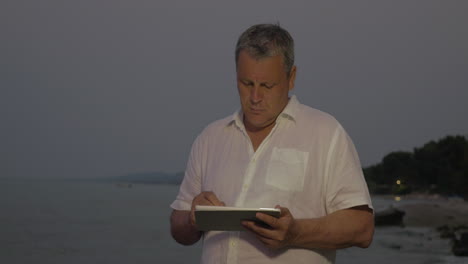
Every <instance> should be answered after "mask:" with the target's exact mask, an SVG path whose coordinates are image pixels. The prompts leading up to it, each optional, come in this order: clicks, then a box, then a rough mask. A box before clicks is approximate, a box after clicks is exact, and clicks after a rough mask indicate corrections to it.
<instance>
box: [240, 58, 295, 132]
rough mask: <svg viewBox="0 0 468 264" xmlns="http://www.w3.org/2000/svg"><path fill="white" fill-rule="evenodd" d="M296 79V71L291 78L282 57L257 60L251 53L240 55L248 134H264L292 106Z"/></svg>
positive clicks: (243, 104) (242, 102)
mask: <svg viewBox="0 0 468 264" xmlns="http://www.w3.org/2000/svg"><path fill="white" fill-rule="evenodd" d="M295 77H296V67H293V69H292V70H291V73H290V75H289V76H287V73H286V72H285V70H284V65H283V57H282V56H280V55H278V56H274V57H267V58H262V59H259V60H256V59H254V58H252V57H251V56H250V55H249V54H248V53H247V52H245V51H241V52H240V54H239V57H238V61H237V89H238V90H239V96H240V101H241V106H242V111H243V112H244V125H245V127H246V129H247V130H249V131H260V130H262V129H264V128H268V127H271V126H272V125H273V124H274V122H275V120H276V117H278V115H279V114H280V113H281V111H283V109H284V107H285V106H286V105H287V103H288V93H289V90H292V89H293V88H294V79H295Z"/></svg>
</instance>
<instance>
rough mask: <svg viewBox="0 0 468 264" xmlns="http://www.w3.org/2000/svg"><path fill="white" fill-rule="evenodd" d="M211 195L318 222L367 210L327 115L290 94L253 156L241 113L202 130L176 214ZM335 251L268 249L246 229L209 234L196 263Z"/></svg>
mask: <svg viewBox="0 0 468 264" xmlns="http://www.w3.org/2000/svg"><path fill="white" fill-rule="evenodd" d="M202 191H212V192H214V193H215V194H216V196H217V197H218V198H219V199H220V200H221V201H223V202H224V203H225V204H226V206H239V207H275V206H276V205H281V206H282V207H287V208H289V210H290V211H291V213H292V215H293V216H294V217H295V218H297V219H300V218H317V217H322V216H325V215H327V214H330V213H332V212H334V211H337V210H340V209H346V208H350V207H353V206H358V205H368V206H369V207H370V208H372V205H371V200H370V196H369V192H368V189H367V185H366V182H365V180H364V177H363V174H362V169H361V165H360V162H359V158H358V155H357V153H356V150H355V147H354V145H353V143H352V141H351V139H350V138H349V137H348V135H347V134H346V132H345V131H344V129H343V128H342V127H341V125H340V124H339V123H338V122H337V121H336V120H335V119H334V118H333V117H331V116H330V115H328V114H326V113H324V112H321V111H319V110H316V109H313V108H310V107H308V106H305V105H303V104H300V103H299V101H298V100H297V99H296V97H295V96H292V97H291V98H290V100H289V102H288V105H287V106H286V107H285V109H284V110H283V111H282V113H281V114H280V115H279V116H278V118H277V120H276V124H275V126H274V128H273V129H272V131H271V132H270V134H269V135H268V136H267V137H266V138H265V139H264V140H263V142H262V143H261V145H260V146H259V147H258V149H257V150H256V151H254V150H253V147H252V144H251V141H250V139H249V137H248V135H247V133H246V131H245V128H244V125H243V122H242V112H241V111H238V112H236V113H235V114H233V115H232V116H230V117H227V118H224V119H222V120H218V121H215V122H213V123H212V124H210V125H209V126H207V127H206V128H205V129H204V131H203V132H202V133H201V134H200V135H199V136H198V137H197V139H196V140H195V142H194V144H193V146H192V150H191V153H190V157H189V161H188V164H187V169H186V172H185V177H184V180H183V182H182V184H181V186H180V191H179V194H178V195H177V198H176V200H175V201H174V202H173V203H172V204H171V207H172V208H173V209H175V210H190V208H191V203H192V199H193V198H194V197H195V196H196V195H198V194H199V193H200V192H202ZM335 254H336V252H335V250H322V249H316V250H310V249H300V248H291V249H286V250H272V249H268V248H267V247H265V246H264V245H263V244H262V243H261V242H260V241H259V240H257V238H256V237H255V236H253V235H252V234H251V233H249V232H223V231H210V232H206V233H205V234H204V236H203V253H202V263H229V264H234V263H288V264H292V263H334V260H335Z"/></svg>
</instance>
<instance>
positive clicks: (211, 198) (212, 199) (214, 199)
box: [204, 192, 224, 206]
mask: <svg viewBox="0 0 468 264" xmlns="http://www.w3.org/2000/svg"><path fill="white" fill-rule="evenodd" d="M204 197H205V199H206V200H208V201H209V202H210V203H211V204H212V205H216V206H223V205H224V203H223V202H221V201H220V200H219V199H218V197H217V196H216V194H214V193H213V192H205V193H204Z"/></svg>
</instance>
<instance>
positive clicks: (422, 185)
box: [364, 136, 468, 199]
mask: <svg viewBox="0 0 468 264" xmlns="http://www.w3.org/2000/svg"><path fill="white" fill-rule="evenodd" d="M364 175H365V178H366V181H367V184H368V186H369V189H370V191H371V193H374V194H397V195H399V194H408V193H411V192H423V193H438V194H443V195H457V196H462V197H464V198H465V199H467V198H468V140H467V138H466V137H464V136H447V137H445V138H442V139H440V140H438V141H430V142H428V143H426V144H425V145H424V146H422V147H420V148H415V149H414V151H412V152H407V151H397V152H392V153H389V154H388V155H386V156H385V157H384V158H383V159H382V162H380V163H378V164H376V165H373V166H369V167H367V168H364Z"/></svg>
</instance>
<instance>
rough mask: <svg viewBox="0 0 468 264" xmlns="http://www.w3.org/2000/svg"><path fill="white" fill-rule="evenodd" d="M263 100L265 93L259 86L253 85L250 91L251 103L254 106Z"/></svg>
mask: <svg viewBox="0 0 468 264" xmlns="http://www.w3.org/2000/svg"><path fill="white" fill-rule="evenodd" d="M262 99H263V92H262V91H261V89H260V87H259V85H253V86H252V89H250V101H251V102H252V103H253V104H257V103H259V102H260V101H262Z"/></svg>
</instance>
